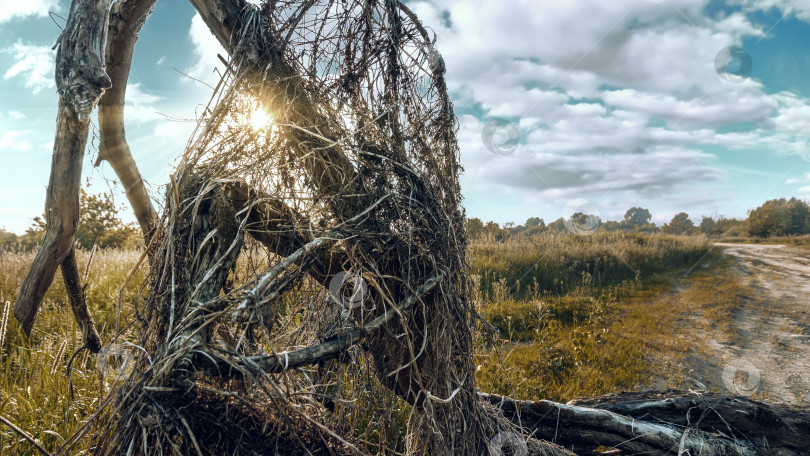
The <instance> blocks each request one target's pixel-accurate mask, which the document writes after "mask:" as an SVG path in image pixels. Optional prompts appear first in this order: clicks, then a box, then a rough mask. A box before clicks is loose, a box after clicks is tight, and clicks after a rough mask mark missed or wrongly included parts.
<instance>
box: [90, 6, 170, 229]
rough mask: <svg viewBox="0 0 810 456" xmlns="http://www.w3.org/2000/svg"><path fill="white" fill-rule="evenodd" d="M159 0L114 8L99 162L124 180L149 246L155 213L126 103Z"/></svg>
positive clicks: (100, 110)
mask: <svg viewBox="0 0 810 456" xmlns="http://www.w3.org/2000/svg"><path fill="white" fill-rule="evenodd" d="M156 2H157V0H121V1H119V2H117V3H115V5H113V8H112V11H111V12H110V24H109V27H108V30H109V31H108V34H107V37H108V39H107V62H106V67H105V68H106V70H107V73H108V74H109V75H110V79H111V81H112V87H111V88H110V89H108V90H107V91H106V92H105V93H104V96H102V97H101V101H100V102H99V105H98V119H99V129H100V131H101V141H100V145H99V152H98V159H97V160H96V163H95V164H94V166H98V165H99V164H101V161H102V160H106V161H107V162H109V163H110V165H111V166H112V168H113V170H114V171H115V174H116V175H117V176H118V178H119V179H120V180H121V184H122V185H123V186H124V190H125V191H126V195H127V199H128V200H129V204H130V205H131V206H132V210H133V212H134V213H135V218H136V219H137V220H138V224H139V225H140V227H141V232H142V233H143V237H144V240H145V242H146V244H148V243H149V240H150V238H151V235H152V234H153V232H154V230H155V218H156V214H155V210H154V208H153V207H152V201H151V200H150V199H149V192H147V190H146V187H145V186H144V182H143V178H141V173H140V172H139V171H138V167H137V165H136V164H135V159H134V158H133V157H132V152H131V151H130V150H129V145H128V144H127V139H126V133H125V131H124V100H125V97H126V90H127V79H128V78H129V71H130V68H131V67H132V55H133V52H134V50H135V42H136V41H137V40H138V34H139V33H140V30H141V27H142V26H143V24H144V22H145V21H146V17H147V16H148V15H149V14H150V13H151V12H152V8H153V7H154V5H155V3H156Z"/></svg>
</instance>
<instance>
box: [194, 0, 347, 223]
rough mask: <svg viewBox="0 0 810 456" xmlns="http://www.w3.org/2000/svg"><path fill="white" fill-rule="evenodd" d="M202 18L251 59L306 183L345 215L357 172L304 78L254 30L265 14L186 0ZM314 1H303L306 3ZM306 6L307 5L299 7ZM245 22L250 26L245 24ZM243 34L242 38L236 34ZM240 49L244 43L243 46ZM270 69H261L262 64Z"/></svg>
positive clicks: (239, 4) (229, 47) (234, 0)
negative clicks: (309, 91)
mask: <svg viewBox="0 0 810 456" xmlns="http://www.w3.org/2000/svg"><path fill="white" fill-rule="evenodd" d="M190 1H191V4H192V5H193V6H194V8H195V9H196V10H197V11H198V12H199V13H200V16H201V17H202V19H203V21H205V23H206V25H207V26H208V28H209V29H210V30H211V32H212V33H213V34H214V36H216V38H217V40H218V41H219V42H220V43H221V44H222V46H223V47H224V48H225V50H226V51H228V53H229V54H231V55H234V54H235V53H237V52H238V51H239V50H240V49H238V46H240V45H241V46H244V47H245V48H247V49H250V52H242V54H241V55H239V57H245V56H246V55H250V56H251V58H252V60H251V61H249V62H244V64H245V67H246V68H250V69H251V71H255V72H256V74H258V75H261V77H262V89H263V90H264V91H265V96H266V98H267V99H271V100H273V103H274V117H275V119H276V120H275V122H274V123H275V126H276V128H278V129H279V130H280V131H283V132H284V133H283V134H284V135H285V136H286V137H289V138H290V139H289V140H288V141H287V144H288V146H289V147H290V150H291V152H292V153H293V155H294V156H295V157H296V158H297V159H298V160H299V163H300V165H301V167H302V168H303V169H304V170H305V171H306V173H307V176H308V179H309V181H310V183H311V184H312V185H313V186H315V187H316V188H317V189H318V190H319V194H321V195H324V197H325V198H326V199H327V200H328V201H329V204H330V206H331V207H332V210H333V212H334V213H335V215H336V216H337V217H339V218H344V219H347V218H350V217H351V216H353V215H354V214H353V213H352V212H353V210H357V208H356V207H354V206H353V205H352V204H351V200H352V199H353V198H355V197H356V194H357V175H356V173H355V170H354V167H353V166H352V163H351V161H350V160H349V159H348V158H347V157H346V155H345V154H344V152H343V150H342V146H341V145H340V144H339V143H338V142H336V140H337V139H338V138H339V136H338V135H337V134H335V133H333V130H334V127H335V123H334V121H333V120H331V119H330V118H329V117H328V116H327V115H325V114H324V112H323V111H322V110H321V109H319V106H318V104H317V103H315V102H314V101H313V100H311V99H309V95H308V90H306V88H305V80H304V78H303V77H302V76H301V75H299V74H298V72H297V71H296V70H295V67H294V66H293V65H292V64H291V63H290V62H289V61H288V60H286V59H285V56H284V55H283V54H282V53H281V52H279V50H278V49H275V48H274V42H273V41H272V37H271V36H270V34H266V33H265V34H261V33H259V32H258V30H259V28H257V25H256V23H257V22H259V23H262V22H263V23H264V24H265V25H267V23H266V21H265V20H264V18H262V17H261V16H260V14H259V12H258V11H257V10H256V8H255V7H254V6H253V5H250V4H248V3H247V2H245V0H222V1H219V0H190ZM314 3H315V2H312V1H308V2H306V4H308V5H309V6H310V7H311V6H312V5H313V4H314ZM304 9H306V8H304ZM249 27H250V29H249ZM241 36H247V37H248V38H247V39H246V40H245V42H240V41H239V37H241ZM242 50H243V51H244V49H242ZM267 68H272V71H270V72H267V73H265V69H267Z"/></svg>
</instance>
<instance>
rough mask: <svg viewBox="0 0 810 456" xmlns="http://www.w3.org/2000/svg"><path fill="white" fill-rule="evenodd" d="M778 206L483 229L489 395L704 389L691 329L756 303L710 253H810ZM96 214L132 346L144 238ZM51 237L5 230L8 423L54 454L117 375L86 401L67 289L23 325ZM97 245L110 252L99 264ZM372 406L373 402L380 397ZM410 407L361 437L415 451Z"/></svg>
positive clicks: (476, 271)
mask: <svg viewBox="0 0 810 456" xmlns="http://www.w3.org/2000/svg"><path fill="white" fill-rule="evenodd" d="M774 201H776V202H775V203H772V202H769V203H766V205H764V206H763V207H761V208H758V209H756V210H754V211H752V212H751V214H749V219H747V220H733V219H722V218H719V219H711V218H710V220H711V222H707V221H706V218H705V217H704V219H703V220H702V221H701V223H699V224H697V225H695V224H693V223H692V222H691V221H690V220H689V218H688V216H686V217H684V216H680V215H678V216H676V217H675V218H674V219H673V221H672V222H671V223H670V224H667V225H665V226H663V227H657V226H655V225H654V224H652V223H650V214H649V211H648V210H646V209H643V208H631V209H630V210H628V212H627V214H626V215H625V218H624V220H622V221H619V222H606V223H601V220H599V221H598V222H599V224H593V223H591V222H593V220H591V219H589V218H588V217H590V216H588V215H585V214H574V216H572V220H570V221H573V222H576V223H578V224H579V225H586V226H596V225H599V227H598V229H595V230H594V231H595V232H593V233H592V234H590V233H587V234H590V235H575V234H571V233H570V232H569V231H568V229H566V227H565V220H558V221H555V222H552V223H550V224H549V225H546V224H545V223H544V222H543V220H542V219H539V218H534V219H529V220H527V222H526V223H525V224H524V225H521V226H514V225H511V224H510V225H509V226H505V227H503V228H502V227H500V226H498V225H497V224H495V223H492V222H489V223H486V224H484V223H482V222H481V221H480V220H478V219H471V220H470V222H469V224H468V229H469V232H470V237H471V241H470V245H469V264H470V277H471V279H472V281H473V284H474V287H473V296H472V298H473V299H474V301H475V304H476V308H477V310H478V312H479V313H480V314H481V315H482V316H483V317H484V318H485V320H486V321H487V322H488V323H482V324H481V325H480V329H481V330H480V331H479V332H478V334H477V336H476V352H477V355H476V364H477V372H476V377H477V381H478V384H479V387H480V388H481V389H482V390H485V391H489V392H493V393H498V394H505V395H510V396H514V397H519V398H522V399H549V400H554V401H563V402H564V401H567V400H569V399H572V398H574V397H581V396H593V395H599V394H605V393H608V392H612V391H617V390H639V389H647V388H653V387H655V388H663V387H690V386H693V385H692V383H691V381H692V376H693V374H695V373H690V372H687V371H684V369H683V365H684V364H683V360H684V359H686V358H687V357H688V356H694V355H695V354H696V353H697V354H699V353H700V350H701V347H696V346H694V344H692V343H691V339H690V337H689V334H685V333H684V328H685V327H689V328H691V330H694V331H705V332H708V331H712V332H713V333H717V334H720V337H721V338H725V339H728V340H733V338H734V337H736V335H735V333H734V329H733V327H731V326H730V325H729V324H728V322H729V321H731V318H730V317H731V315H732V314H733V313H734V311H735V310H736V309H737V308H738V307H739V306H740V303H741V302H742V300H743V299H744V297H745V295H746V293H747V290H746V289H745V288H744V286H743V285H741V284H740V283H739V281H738V279H737V276H736V275H735V274H733V273H732V272H731V268H730V265H729V264H728V261H731V260H729V259H727V258H723V257H722V256H721V255H720V254H719V253H717V252H716V251H714V250H712V249H710V246H711V243H712V242H715V241H718V240H721V241H722V242H769V243H785V244H789V245H795V246H799V247H805V248H807V247H810V234H801V233H794V232H793V231H791V230H796V229H798V228H796V227H797V226H805V225H801V224H798V222H797V223H793V224H792V225H791V224H786V223H783V222H784V220H785V219H786V217H787V216H788V215H790V214H793V216H794V217H793V219H795V220H799V219H801V217H802V214H804V217H805V218H806V217H807V212H802V210H803V209H802V208H803V207H805V208H806V204H804V203H803V202H802V203H801V204H799V203H797V202H796V201H798V200H774ZM82 204H83V207H84V208H85V209H84V210H83V211H82V213H83V214H90V216H88V217H86V218H83V219H82V221H81V224H80V233H81V236H80V237H79V238H78V241H77V242H78V246H79V247H80V248H79V250H78V252H79V264H80V267H81V268H82V269H83V267H84V265H87V264H88V263H89V269H88V272H87V283H88V287H87V301H88V304H89V307H90V309H91V311H92V313H93V317H94V319H95V321H96V324H97V327H98V329H99V333H100V335H101V337H102V340H103V341H104V342H105V343H108V342H109V341H110V340H111V338H112V335H113V333H114V326H115V321H116V310H117V305H118V295H119V288H120V287H121V285H122V284H124V283H126V286H125V287H124V289H123V290H122V294H121V303H122V306H121V309H120V310H121V312H122V313H121V328H122V330H124V334H125V335H124V337H123V339H124V340H125V339H126V328H127V327H128V324H130V323H131V322H132V321H133V319H134V318H135V316H134V315H131V314H130V313H129V310H130V309H132V306H131V303H132V302H133V301H134V300H135V299H137V295H138V291H139V287H140V285H141V283H142V281H143V277H144V276H143V271H142V269H143V267H144V266H141V267H140V268H135V266H136V263H137V262H138V260H139V258H140V257H141V251H140V250H138V246H139V243H138V235H137V232H135V231H134V230H133V229H132V227H130V226H127V225H125V224H123V223H121V222H120V221H119V220H118V218H117V208H116V207H115V205H114V204H112V202H111V200H110V198H109V196H108V195H101V196H98V195H97V196H93V195H87V194H85V193H83V197H82ZM802 204H804V206H802ZM763 208H764V209H763ZM761 210H764V212H762V211H761ZM780 211H781V212H780ZM774 214H781V215H780V216H775V215H774ZM786 214H787V215H786ZM797 214H798V215H797ZM780 217H781V218H780ZM577 218H578V219H577ZM762 219H764V220H771V221H773V220H776V221H779V220H781V222H779V223H781V225H779V224H776V225H773V226H777V225H778V226H781V227H782V228H778V227H777V228H773V227H771V228H769V229H767V230H766V231H765V232H766V233H773V235H771V234H767V235H768V236H769V237H765V238H763V237H759V236H756V235H752V234H751V233H752V232H751V231H749V230H752V229H754V228H752V227H758V228H756V229H760V228H761V226H762V225H763V223H764V222H762ZM760 222H762V223H760ZM757 223H759V224H757ZM785 227H787V228H785ZM808 227H810V225H808ZM783 228H784V229H787V230H788V232H787V233H786V232H785V231H784V229H783ZM801 229H802V230H803V229H805V228H801ZM42 230H43V224H42V223H41V220H35V222H34V224H33V226H32V227H31V229H29V231H28V233H27V234H26V235H23V236H16V235H13V234H10V233H7V232H0V244H2V245H3V247H0V415H2V416H4V417H6V418H8V419H9V420H11V421H12V422H13V423H15V424H17V425H18V426H19V427H21V428H22V429H25V430H28V431H30V432H31V433H32V434H33V435H34V437H35V438H36V439H38V440H39V441H40V442H42V443H43V444H44V445H45V446H46V447H48V448H55V447H56V446H58V445H59V444H60V443H61V442H63V440H64V439H65V438H67V437H68V436H70V435H71V434H72V433H73V432H75V431H76V430H77V429H78V428H79V427H80V426H81V423H82V420H84V419H86V418H87V417H88V416H89V415H90V414H91V413H92V412H94V411H95V410H97V408H98V406H99V405H100V403H101V401H103V399H104V396H105V393H106V391H108V389H109V386H110V385H109V382H110V381H111V380H112V379H114V378H115V377H114V376H110V375H107V376H106V377H104V376H102V375H101V373H100V371H99V369H98V365H99V363H98V359H97V358H98V357H97V356H96V355H90V354H89V353H88V352H86V351H84V352H82V353H81V355H79V356H78V357H77V359H76V360H75V361H74V363H73V369H72V372H71V376H70V379H71V380H72V385H73V398H71V396H70V393H69V384H68V377H67V375H66V372H67V369H66V367H67V363H68V361H69V359H70V357H71V354H72V353H73V352H74V351H75V350H76V349H77V348H79V345H80V344H81V337H80V332H79V331H78V329H77V328H76V325H75V323H74V319H73V317H72V315H71V313H70V306H69V304H68V301H67V297H66V295H65V290H64V287H63V285H62V283H61V278H57V280H56V281H55V283H54V286H53V287H51V289H50V290H49V291H48V294H47V295H46V298H45V301H44V304H43V309H42V311H41V312H40V313H39V316H38V319H37V323H36V325H35V327H34V332H33V334H32V337H30V338H25V337H24V336H23V335H22V332H21V330H20V328H19V326H18V324H17V322H16V321H15V320H14V318H13V316H12V315H11V313H12V308H13V303H14V299H15V297H16V294H17V292H18V291H19V287H20V284H21V283H22V280H23V278H24V276H25V274H26V271H27V268H28V266H29V265H30V263H31V261H32V259H33V256H34V251H35V250H34V247H35V246H36V244H37V242H38V239H41V236H42V234H43V231H42ZM780 230H781V231H780ZM729 233H735V234H734V236H731V235H729ZM93 246H96V247H104V248H100V249H98V250H97V251H96V252H95V253H93V259H92V261H89V260H90V256H91V253H90V252H91V251H92V247H93ZM254 266H255V265H254ZM133 268H134V275H133V277H132V278H131V279H130V280H129V281H128V282H127V280H126V279H127V276H128V275H129V274H130V272H131V271H133ZM695 322H698V323H697V324H696V323H695ZM695 325H697V326H695ZM107 361H110V362H112V361H113V360H107ZM108 374H109V372H108ZM369 400H374V398H373V394H370V395H369ZM396 406H397V407H399V409H400V411H401V413H399V414H398V415H392V416H391V418H392V419H393V422H390V423H387V424H385V423H377V422H375V421H374V420H372V419H370V418H369V417H362V416H358V417H356V418H355V419H354V420H353V422H352V423H351V426H356V427H357V429H364V431H362V432H372V431H373V432H375V433H377V434H379V435H380V436H381V437H379V438H378V439H377V442H376V445H378V446H382V447H388V448H401V443H402V432H404V431H403V430H404V429H405V422H404V420H406V419H407V410H405V409H404V408H403V405H402V404H397V405H396ZM377 428H379V429H377ZM374 429H377V430H376V431H375V430H374ZM383 429H385V432H382V433H379V432H378V431H380V430H383ZM358 432H361V431H358ZM85 443H87V442H85ZM78 447H84V448H87V447H88V445H86V444H85V445H82V444H81V443H80V444H79V445H78ZM33 451H34V450H33V449H32V448H31V447H30V445H29V444H28V443H27V442H25V441H24V440H22V439H21V438H20V437H19V436H18V435H17V434H15V433H13V432H12V431H11V430H10V429H8V428H7V427H5V426H0V454H2V455H5V454H9V455H10V454H15V455H16V454H36V453H34V452H33Z"/></svg>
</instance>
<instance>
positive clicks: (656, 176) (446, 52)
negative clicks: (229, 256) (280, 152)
mask: <svg viewBox="0 0 810 456" xmlns="http://www.w3.org/2000/svg"><path fill="white" fill-rule="evenodd" d="M407 3H408V4H409V6H410V7H411V8H412V9H413V10H414V11H415V12H416V14H417V15H418V16H419V17H420V19H421V20H422V22H423V23H424V24H425V25H426V26H428V27H429V28H430V29H432V30H433V31H434V32H435V33H436V36H437V41H436V43H435V45H434V47H435V49H436V50H437V51H438V52H439V53H440V54H441V56H442V58H443V60H444V62H445V66H446V68H447V81H448V87H449V89H450V93H451V96H452V98H453V101H454V104H455V112H456V115H457V117H458V123H459V129H458V140H459V147H460V153H461V163H462V165H463V166H464V167H465V172H464V173H463V174H462V177H461V188H462V196H463V198H464V199H463V202H462V204H463V205H464V207H465V209H466V212H467V216H468V217H469V218H479V219H481V220H482V221H493V222H496V223H498V224H499V225H500V226H503V225H504V224H506V223H509V222H513V223H515V224H516V225H519V224H523V223H525V220H526V219H527V218H529V217H540V218H543V219H544V220H545V221H546V222H547V223H548V222H550V221H554V220H557V219H559V218H560V217H564V216H566V213H567V215H570V213H571V212H575V211H576V210H578V209H580V208H583V207H587V208H589V210H592V211H593V212H594V215H598V216H599V217H600V218H601V219H602V220H605V221H607V220H617V221H618V220H622V218H623V215H624V212H625V211H626V210H627V209H629V208H630V207H634V206H639V207H644V208H647V209H649V210H650V212H651V213H652V215H653V218H652V222H654V223H656V224H657V225H662V224H665V223H668V222H669V221H670V220H671V218H672V217H673V216H674V215H675V214H677V213H679V212H686V213H687V214H689V216H690V219H692V221H693V222H696V223H698V222H699V221H700V218H701V217H702V216H713V217H715V216H718V215H721V216H724V217H727V218H745V217H746V216H747V213H748V211H749V210H752V209H754V208H756V207H758V206H760V205H762V204H763V203H764V202H765V201H767V200H771V199H778V198H790V197H796V198H799V199H803V200H806V199H807V198H808V197H810V149H808V144H807V140H808V139H810V127H809V125H810V86H808V84H807V83H806V82H805V80H804V75H806V74H808V73H810V57H808V56H804V55H805V54H807V53H806V51H804V49H803V48H802V39H803V38H804V37H807V36H810V4H808V5H803V4H799V3H795V4H793V2H788V1H781V0H777V1H775V2H769V6H768V7H767V8H766V7H763V6H760V5H758V4H757V2H754V1H751V0H729V1H722V2H721V1H714V0H711V1H709V0H707V1H685V0H667V1H662V0H650V1H645V2H640V1H637V0H621V1H618V2H613V3H610V4H604V3H599V2H594V1H569V2H548V3H544V4H534V3H532V2H529V1H520V2H510V3H508V4H505V3H501V2H497V1H495V0H487V1H483V2H481V3H479V4H476V5H469V4H465V3H463V2H459V1H455V0H447V1H433V2H426V1H419V2H414V1H410V2H407ZM67 5H68V2H67V1H66V0H31V1H28V2H25V3H19V2H14V3H13V4H12V2H8V3H7V4H4V5H2V6H0V93H2V94H3V96H2V98H0V163H1V164H2V165H3V166H4V167H5V168H7V169H9V170H12V169H13V170H19V172H12V173H9V174H10V175H8V176H6V179H4V180H3V182H2V183H0V191H3V192H4V194H6V195H10V196H9V197H7V199H6V200H5V203H4V204H3V206H2V207H0V228H4V229H5V230H7V231H10V232H14V233H16V234H22V233H24V232H25V229H26V228H28V227H29V226H30V225H31V222H32V219H33V218H34V217H35V216H39V215H41V214H42V207H43V205H44V200H45V187H46V186H47V183H48V173H49V165H50V157H51V153H52V149H51V148H52V139H53V135H54V132H55V123H54V119H55V117H56V103H57V100H58V98H57V94H56V93H55V89H54V81H53V63H54V62H53V61H54V55H55V51H53V50H51V46H52V45H53V42H54V41H55V39H56V37H57V36H58V34H59V27H58V26H57V23H63V21H62V20H61V19H59V17H57V16H54V19H53V20H52V19H51V17H49V15H48V12H53V13H55V14H56V15H60V16H66V15H67V13H66V10H67ZM527 11H528V14H527ZM572 32H573V33H572ZM167 43H171V44H170V45H167ZM217 53H220V54H223V55H224V52H223V51H222V50H221V48H220V46H219V44H218V43H217V42H216V40H215V39H214V38H213V36H211V34H210V32H209V31H208V30H207V28H206V27H205V26H204V24H203V23H202V21H201V20H200V18H199V16H198V15H197V14H196V12H195V11H194V10H193V8H192V7H191V5H190V4H188V3H186V2H158V4H157V6H156V7H155V11H154V12H153V13H152V15H151V16H149V18H148V19H147V21H146V25H145V26H144V29H143V30H142V32H141V35H140V39H139V41H138V44H137V46H136V50H135V56H134V61H133V67H132V71H131V74H130V79H129V83H128V90H127V102H126V129H127V137H128V140H129V143H130V147H131V149H132V152H133V155H134V157H135V160H136V162H137V163H138V166H139V168H140V169H141V172H142V173H143V175H144V178H145V180H146V181H147V182H148V188H149V190H150V193H151V196H152V197H153V199H156V200H160V199H161V197H162V194H163V189H162V186H163V185H165V184H166V183H167V182H168V176H169V174H170V173H171V172H172V170H173V168H172V165H173V163H174V162H175V160H176V158H177V157H178V156H179V155H180V154H181V152H182V150H183V148H184V146H185V144H186V141H187V140H188V137H189V136H190V134H191V131H192V130H193V128H194V122H193V119H194V118H195V110H196V109H199V105H200V104H204V103H206V102H207V101H208V99H209V97H210V95H211V93H212V90H211V88H209V87H207V86H206V85H205V84H209V85H214V84H215V83H216V80H217V79H218V76H217V74H216V73H215V70H216V69H219V70H220V71H221V68H222V64H221V63H220V61H219V59H218V58H217ZM197 80H198V81H202V82H198V81H197ZM189 120H191V121H189ZM94 128H95V127H94ZM94 128H92V129H91V131H93V130H94ZM96 153H97V138H96V135H94V134H93V133H92V132H91V140H90V141H89V143H88V149H87V152H86V156H85V158H84V169H83V178H84V179H90V182H91V184H90V187H89V191H90V192H93V193H100V192H102V191H113V194H114V196H115V199H116V203H117V204H118V205H119V206H121V205H123V206H124V207H125V208H126V209H125V210H124V211H122V212H121V215H122V218H123V219H124V220H125V221H127V222H131V221H133V220H134V217H133V215H132V212H131V210H130V209H129V206H128V203H127V201H126V198H125V197H124V195H123V191H122V190H121V188H120V185H119V186H118V187H114V186H113V185H112V184H111V181H112V180H113V179H114V177H115V174H114V172H113V171H112V170H111V168H110V167H109V165H108V164H106V163H104V164H103V165H102V166H100V167H99V168H93V167H92V163H93V162H94V161H95V160H94V159H95V154H96Z"/></svg>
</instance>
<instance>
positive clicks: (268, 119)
mask: <svg viewBox="0 0 810 456" xmlns="http://www.w3.org/2000/svg"><path fill="white" fill-rule="evenodd" d="M249 122H250V127H251V128H253V131H261V130H264V129H265V128H267V127H269V126H270V124H272V123H273V116H271V115H270V114H269V113H268V112H267V111H265V110H264V109H263V108H262V107H258V108H256V109H254V110H253V112H252V113H250V119H249Z"/></svg>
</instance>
